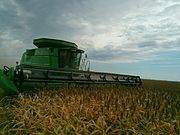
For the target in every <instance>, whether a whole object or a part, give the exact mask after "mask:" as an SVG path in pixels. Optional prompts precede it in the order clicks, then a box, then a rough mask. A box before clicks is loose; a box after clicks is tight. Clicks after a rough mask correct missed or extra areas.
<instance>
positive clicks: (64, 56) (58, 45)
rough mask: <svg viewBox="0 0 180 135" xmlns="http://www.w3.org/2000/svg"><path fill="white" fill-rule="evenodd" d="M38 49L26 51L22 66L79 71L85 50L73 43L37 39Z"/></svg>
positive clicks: (35, 43) (35, 41)
mask: <svg viewBox="0 0 180 135" xmlns="http://www.w3.org/2000/svg"><path fill="white" fill-rule="evenodd" d="M33 43H34V45H35V46H37V47H38V48H36V49H30V50H26V52H25V53H24V54H23V56H22V59H21V62H20V64H21V65H22V64H24V65H32V66H42V67H52V68H62V69H63V68H64V69H74V70H78V69H79V66H80V61H81V57H82V53H84V51H83V50H80V49H78V48H77V45H76V44H75V43H72V42H68V41H63V40H56V39H53V40H52V39H46V38H41V39H35V40H34V41H33Z"/></svg>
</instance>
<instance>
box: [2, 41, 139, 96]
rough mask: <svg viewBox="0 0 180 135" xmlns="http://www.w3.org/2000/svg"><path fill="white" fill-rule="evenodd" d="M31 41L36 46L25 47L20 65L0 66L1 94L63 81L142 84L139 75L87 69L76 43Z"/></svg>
mask: <svg viewBox="0 0 180 135" xmlns="http://www.w3.org/2000/svg"><path fill="white" fill-rule="evenodd" d="M33 43H34V45H35V46H36V47H37V48H35V49H27V50H26V52H24V53H23V55H22V58H21V60H20V64H19V65H17V66H16V67H15V68H14V67H11V68H9V67H7V66H4V69H0V96H1V95H11V94H18V93H19V92H20V91H24V90H33V89H36V88H44V87H50V88H51V87H53V88H57V87H60V86H64V84H65V85H71V84H73V85H84V84H85V85H88V86H89V85H95V84H96V85H99V84H102V85H106V84H108V85H133V86H139V85H140V84H141V79H140V77H139V76H133V75H124V74H114V73H104V72H94V71H90V62H89V61H88V60H86V57H87V56H86V54H84V51H83V50H81V49H78V46H77V45H76V44H75V43H72V42H68V41H64V40H57V39H49V38H40V39H34V41H33ZM83 54H84V55H83ZM83 56H84V57H83Z"/></svg>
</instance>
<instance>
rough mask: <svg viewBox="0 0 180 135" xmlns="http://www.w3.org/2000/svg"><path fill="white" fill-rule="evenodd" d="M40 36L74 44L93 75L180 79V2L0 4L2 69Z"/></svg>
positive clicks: (34, 0) (40, 0)
mask: <svg viewBox="0 0 180 135" xmlns="http://www.w3.org/2000/svg"><path fill="white" fill-rule="evenodd" d="M42 37H44V38H56V39H63V40H67V41H71V42H75V43H76V44H77V45H78V46H79V48H81V49H83V50H85V51H86V53H87V54H88V57H89V60H90V61H91V69H92V70H93V71H103V72H113V73H122V74H131V75H140V76H141V78H145V79H156V80H171V81H180V0H29V1H25V0H0V67H2V66H3V65H9V66H11V65H15V62H16V61H19V60H20V58H21V56H22V54H23V52H25V50H26V49H31V48H35V46H34V45H33V43H32V41H33V39H35V38H42Z"/></svg>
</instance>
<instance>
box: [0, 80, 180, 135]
mask: <svg viewBox="0 0 180 135" xmlns="http://www.w3.org/2000/svg"><path fill="white" fill-rule="evenodd" d="M0 133H1V134H18V135H19V134H22V135H25V134H35V135H37V134H38V135H49V134H53V135H59V134H65V135H67V134H69V135H70V134H72V135H73V134H74V135H78V134H83V135H89V134H90V135H93V134H94V135H101V134H103V135H106V134H108V135H114V134H120V135H121V134H122V135H131V134H154V135H157V134H163V135H164V134H168V135H169V134H171V135H176V134H177V135H179V134H180V83H179V82H168V81H153V80H143V85H142V86H141V87H136V88H134V87H123V86H121V87H120V86H119V87H115V86H113V87H110V86H109V87H108V86H107V87H104V86H102V87H95V86H92V87H84V88H82V87H70V88H68V87H65V88H61V89H58V90H53V89H51V90H47V89H46V90H38V91H37V92H36V93H21V94H19V95H18V96H14V97H5V98H3V99H1V100H0Z"/></svg>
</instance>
